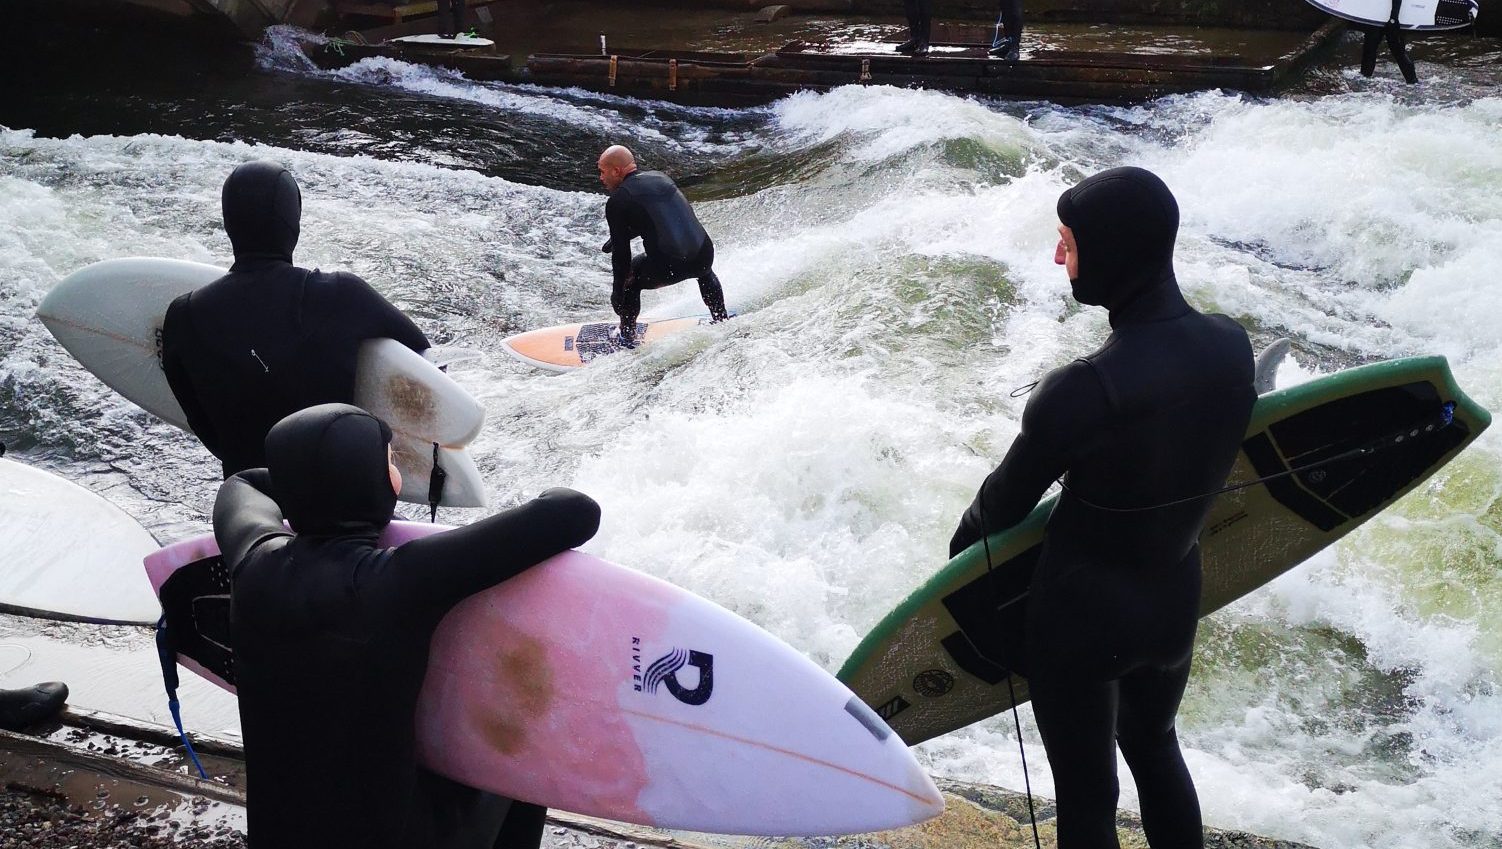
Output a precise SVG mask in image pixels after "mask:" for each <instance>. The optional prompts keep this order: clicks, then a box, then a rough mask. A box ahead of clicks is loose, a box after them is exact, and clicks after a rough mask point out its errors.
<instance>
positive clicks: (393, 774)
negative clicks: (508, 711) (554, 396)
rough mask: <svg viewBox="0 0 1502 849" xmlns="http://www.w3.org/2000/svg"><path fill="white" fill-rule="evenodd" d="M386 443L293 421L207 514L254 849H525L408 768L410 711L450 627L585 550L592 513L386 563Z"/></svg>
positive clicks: (494, 523) (559, 495)
mask: <svg viewBox="0 0 1502 849" xmlns="http://www.w3.org/2000/svg"><path fill="white" fill-rule="evenodd" d="M390 434H391V432H390V430H389V429H388V428H386V426H385V425H384V424H383V423H381V422H380V421H379V420H377V419H375V418H373V417H371V416H370V415H369V414H367V413H365V412H363V411H361V410H359V409H358V408H355V407H350V406H348V405H343V404H328V405H323V406H319V407H315V408H312V409H309V410H304V411H302V412H300V413H297V414H296V415H294V416H291V417H288V418H287V419H285V420H283V421H282V422H281V423H279V424H278V425H277V426H276V427H275V428H273V429H272V431H271V433H270V435H268V436H267V439H266V454H267V460H268V461H269V463H270V468H269V470H268V469H252V470H249V471H246V472H242V473H240V474H238V475H235V476H234V477H231V478H230V479H229V480H227V481H225V482H224V485H223V486H222V487H221V488H220V490H219V497H218V500H217V501H216V502H215V504H214V535H215V537H216V538H217V540H218V542H219V546H220V549H221V551H222V552H223V554H224V562H225V564H226V565H228V566H229V568H230V569H231V575H232V579H231V580H232V590H231V599H232V601H231V604H232V613H231V618H232V626H233V634H234V638H233V639H234V646H233V648H234V652H235V675H236V683H237V685H238V688H239V696H240V722H241V728H242V732H243V734H244V738H245V757H246V772H247V780H248V787H247V799H248V801H249V806H248V817H249V840H250V845H251V846H253V847H261V848H262V849H303V847H306V848H307V849H328V847H341V846H348V847H356V846H358V847H361V849H385V848H386V847H390V849H411V847H430V848H431V849H480V847H484V849H490V847H496V849H520V847H525V846H532V847H535V846H537V845H538V841H540V839H541V825H540V823H539V824H538V826H537V829H536V833H535V835H533V836H532V837H530V838H528V839H529V840H530V842H526V841H523V840H520V839H517V838H514V837H510V836H507V837H501V838H498V837H497V835H498V833H499V830H500V828H501V821H502V819H503V818H504V817H505V816H506V813H507V807H508V805H509V802H508V801H507V800H505V799H502V798H500V797H497V796H493V795H490V794H487V793H481V792H479V791H476V790H472V789H469V788H467V787H463V786H461V785H458V784H455V783H454V782H451V781H448V780H447V779H444V778H440V777H438V776H436V775H434V774H432V773H429V772H427V771H426V770H424V769H422V768H420V767H419V766H418V765H417V755H416V751H415V746H416V740H415V722H414V713H415V709H416V703H417V696H418V691H419V689H420V688H421V685H422V682H423V675H424V673H425V671H426V668H427V661H428V644H429V641H430V639H431V637H432V635H433V631H434V629H435V628H436V627H437V625H438V622H439V620H440V619H441V618H442V617H443V615H444V614H445V613H447V612H448V610H449V609H450V608H451V607H453V606H454V605H455V604H456V603H458V602H459V601H460V600H462V599H463V598H465V597H466V596H469V595H472V594H474V593H476V592H479V591H480V590H483V589H485V588H487V587H490V586H493V585H495V584H497V583H500V582H501V581H504V580H506V579H507V578H510V577H512V576H514V575H516V574H518V573H520V572H521V571H523V570H525V569H527V568H528V567H530V566H532V565H533V564H536V563H538V562H541V561H542V560H545V559H546V558H548V557H551V556H552V555H554V554H557V553H559V552H561V551H564V550H566V549H568V548H571V547H573V546H576V545H579V544H580V543H583V542H584V541H585V540H587V539H589V538H590V537H591V536H593V535H594V532H595V530H596V529H597V528H598V527H599V521H600V511H599V507H598V505H596V504H595V502H594V501H593V500H591V499H590V498H589V497H588V496H585V495H582V494H580V493H577V492H574V491H572V490H568V489H552V490H549V491H547V492H545V493H543V494H542V495H541V496H540V497H538V498H537V499H535V500H533V501H531V502H529V503H527V504H524V505H522V506H520V507H517V508H515V509H512V510H508V511H506V512H503V513H499V514H497V515H495V516H491V517H490V518H488V519H483V520H481V521H479V522H476V523H474V524H472V525H468V526H466V527H462V528H458V529H455V530H452V531H447V532H445V533H442V534H437V535H435V536H431V537H426V538H423V539H419V540H414V541H412V542H408V543H406V544H404V545H402V546H401V547H399V548H396V549H383V548H379V547H377V545H376V538H377V535H378V534H379V533H380V531H381V529H382V528H383V527H384V526H385V525H386V524H387V522H388V521H389V520H390V518H391V510H392V507H393V506H394V504H395V503H396V502H395V499H396V496H395V495H394V494H393V492H392V490H391V485H390V483H389V481H388V479H387V469H386V445H387V442H388V440H389V439H390ZM284 517H285V518H286V519H287V520H288V521H289V522H290V523H291V526H292V528H293V531H294V532H288V530H287V529H286V528H285V527H284V526H283V524H282V520H283V518H284ZM504 707H505V706H501V705H498V706H497V708H498V709H504Z"/></svg>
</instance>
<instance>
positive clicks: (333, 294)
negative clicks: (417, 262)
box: [162, 162, 429, 477]
mask: <svg viewBox="0 0 1502 849" xmlns="http://www.w3.org/2000/svg"><path fill="white" fill-rule="evenodd" d="M223 205H224V229H225V231H226V232H227V233H228V234H229V238H230V243H231V244H232V245H233V246H234V249H235V264H234V265H232V266H230V270H229V273H228V274H226V275H225V276H223V277H221V278H219V279H218V280H215V281H214V282H212V283H210V284H208V285H207V286H204V287H202V288H200V289H198V290H197V291H194V292H191V293H189V294H186V295H183V296H182V297H179V298H178V299H177V300H175V301H173V302H172V305H171V306H170V307H168V309H167V317H166V320H165V322H164V323H163V326H162V368H163V370H164V371H165V372H166V374H167V382H168V384H169V385H170V386H171V387H172V393H173V394H174V395H175V396H177V400H178V402H179V403H180V404H181V405H182V408H183V412H184V413H186V414H187V418H188V425H189V426H190V427H192V429H193V432H194V433H195V434H196V435H197V436H198V438H199V439H200V440H201V441H202V442H203V444H204V447H206V448H208V449H209V451H210V452H211V453H213V455H214V456H215V457H218V458H219V460H220V462H221V463H223V465H224V474H225V477H228V476H230V475H232V474H234V473H235V472H238V471H241V470H243V469H251V468H257V467H260V466H264V465H266V458H265V454H264V448H263V446H264V443H265V440H266V432H267V431H269V430H271V426H272V425H274V424H276V423H277V422H278V421H280V420H281V418H282V417H283V416H286V415H288V414H289V413H293V412H296V411H297V410H301V409H303V408H305V407H311V406H313V405H314V404H323V403H328V402H335V401H337V402H346V403H347V402H350V401H353V400H354V391H355V362H356V359H357V357H358V355H359V351H360V343H361V342H363V341H365V340H367V339H379V338H382V337H388V338H391V339H395V340H397V341H398V342H401V343H402V344H403V345H406V346H407V347H408V348H411V349H412V350H414V351H418V352H421V351H424V350H426V349H427V348H428V347H429V346H428V340H427V337H425V336H423V334H422V331H420V330H418V329H417V326H416V325H414V324H413V323H412V321H411V320H410V319H408V318H407V317H406V316H405V315H403V314H402V312H401V311H400V310H398V309H397V308H396V307H394V306H392V305H391V304H390V303H388V302H387V301H386V299H385V298H383V297H381V296H380V295H379V294H378V293H377V292H376V291H375V290H374V289H372V288H371V287H370V286H369V285H368V284H366V282H365V281H364V280H361V279H360V278H359V277H356V276H355V275H353V274H349V273H345V272H337V273H333V274H327V273H324V272H321V271H316V270H313V271H309V270H308V269H305V268H298V267H297V266H294V265H293V264H292V249H293V248H294V247H295V246H296V245H297V236H298V229H299V222H300V219H301V216H302V195H301V193H300V192H299V190H298V187H297V181H296V180H294V179H293V178H292V174H291V173H289V172H288V171H287V170H286V169H285V168H283V167H281V166H280V165H277V164H275V163H272V162H249V163H246V164H244V165H241V166H240V167H238V168H236V169H235V170H234V172H233V173H232V174H230V176H229V179H227V180H225V181H224V191H223Z"/></svg>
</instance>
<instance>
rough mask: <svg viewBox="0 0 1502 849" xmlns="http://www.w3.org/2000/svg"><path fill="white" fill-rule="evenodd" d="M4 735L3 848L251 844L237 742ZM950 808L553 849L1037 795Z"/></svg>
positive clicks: (885, 842)
mask: <svg viewBox="0 0 1502 849" xmlns="http://www.w3.org/2000/svg"><path fill="white" fill-rule="evenodd" d="M33 730H34V731H35V732H36V733H37V735H38V736H32V735H23V734H11V733H8V732H0V787H3V788H4V792H0V849H32V848H33V847H36V849H41V847H49V849H52V847H58V846H71V845H86V846H90V847H95V849H98V848H99V847H103V848H104V849H117V848H118V849H166V847H171V846H175V847H182V849H238V847H242V846H244V845H245V841H244V778H245V775H244V758H243V755H242V753H241V751H240V748H239V744H238V742H236V741H234V740H232V739H228V738H216V737H203V736H200V737H198V738H197V740H196V743H197V746H198V748H199V750H200V751H199V754H200V758H201V760H202V761H203V763H204V765H205V768H206V769H208V770H209V773H210V779H209V780H208V781H204V780H200V779H198V778H195V777H193V775H192V773H191V765H190V764H189V763H188V762H187V761H186V760H185V755H184V754H183V750H182V748H181V746H179V745H177V744H176V742H175V740H174V738H173V736H172V731H171V729H168V728H165V727H161V726H153V725H150V724H147V723H140V722H136V721H133V720H129V719H127V718H124V717H118V716H111V715H109V714H101V713H97V712H91V711H71V710H70V711H68V712H67V713H66V714H65V715H64V717H63V721H61V722H55V723H49V724H46V725H44V726H41V727H39V728H37V729H33ZM939 783H940V788H941V789H942V790H943V791H944V794H945V802H946V808H945V811H944V813H943V814H941V815H940V816H938V817H937V818H935V819H932V820H930V821H928V822H926V823H923V824H921V825H918V826H914V827H911V828H905V829H900V830H896V831H888V832H879V833H875V834H868V835H856V836H849V837H840V838H772V839H767V838H739V837H731V836H724V835H696V834H688V833H683V832H668V831H663V830H660V829H652V828H643V827H640V826H633V825H627V824H622V823H610V822H606V821H603V820H595V819H592V818H588V817H578V816H574V815H571V814H568V813H566V812H561V811H553V812H551V813H550V817H549V825H548V829H547V837H546V839H545V840H544V842H543V845H544V847H549V849H565V847H567V849H631V847H632V846H643V847H663V849H675V848H676V849H1027V847H1031V846H1033V845H1034V835H1033V830H1032V819H1031V817H1030V814H1029V805H1028V799H1027V797H1026V796H1024V795H1022V794H1018V793H1015V792H1012V791H1008V790H1004V789H1001V788H997V787H988V786H985V785H981V784H974V783H969V782H962V781H951V780H942V779H941V780H940V782H939ZM1032 806H1033V812H1034V814H1035V815H1036V817H1037V827H1038V832H1037V838H1038V840H1039V841H1041V845H1043V846H1046V847H1051V846H1055V845H1056V842H1057V841H1056V839H1055V834H1056V831H1055V811H1054V806H1053V804H1052V802H1051V801H1050V800H1048V799H1046V798H1043V797H1034V799H1033V800H1032ZM1117 830H1118V834H1119V836H1120V838H1121V841H1122V846H1123V847H1125V849H1136V848H1137V847H1145V846H1146V845H1147V844H1146V839H1145V837H1144V836H1143V832H1142V822H1141V819H1140V818H1139V817H1138V816H1137V815H1136V814H1134V813H1132V812H1130V811H1121V812H1120V813H1119V814H1118V817H1117ZM1205 845H1206V846H1207V847H1209V849H1308V847H1307V846H1305V845H1304V844H1299V843H1293V842H1289V841H1281V840H1273V839H1269V838H1263V837H1258V836H1256V835H1252V834H1248V833H1246V832H1241V831H1226V830H1222V829H1216V828H1206V829H1205Z"/></svg>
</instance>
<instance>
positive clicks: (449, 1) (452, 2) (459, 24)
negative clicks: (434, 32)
mask: <svg viewBox="0 0 1502 849" xmlns="http://www.w3.org/2000/svg"><path fill="white" fill-rule="evenodd" d="M438 28H439V29H440V30H441V32H439V33H438V34H439V35H445V36H450V35H463V34H464V30H465V26H464V0H438Z"/></svg>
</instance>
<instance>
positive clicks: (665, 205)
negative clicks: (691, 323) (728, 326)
mask: <svg viewBox="0 0 1502 849" xmlns="http://www.w3.org/2000/svg"><path fill="white" fill-rule="evenodd" d="M605 221H606V223H607V224H609V225H610V242H609V243H608V247H609V248H610V267H611V272H612V275H613V277H614V286H613V288H612V290H611V293H610V305H611V307H613V308H614V309H615V313H616V315H619V316H620V317H621V329H622V331H623V332H624V331H627V330H634V329H635V327H636V317H637V316H638V315H640V314H641V292H642V290H643V289H660V288H662V287H663V286H669V285H672V284H674V283H678V282H680V281H683V280H687V279H688V278H690V277H695V278H698V281H699V296H700V297H702V298H703V299H704V305H705V306H707V307H709V314H710V316H712V317H713V318H714V319H715V320H716V321H720V320H723V319H724V318H726V315H727V314H726V312H725V292H724V289H723V288H721V286H720V278H719V277H717V276H715V273H714V267H713V266H714V241H713V240H711V239H710V238H709V234H708V233H705V232H704V226H703V225H701V224H700V223H699V219H698V217H697V216H695V215H694V208H693V207H692V206H689V203H688V199H687V198H685V197H684V196H683V192H680V191H678V186H677V185H675V184H674V183H673V181H672V179H670V178H669V177H668V176H667V175H666V174H663V173H662V172H660V171H632V172H631V173H630V174H627V175H626V178H625V179H624V180H622V181H621V184H620V185H619V186H617V187H616V188H615V191H613V192H611V193H610V199H609V200H608V201H606V202H605ZM637 237H641V240H642V247H643V249H644V250H645V253H643V254H641V255H640V256H637V257H636V258H635V259H633V258H632V257H631V240H632V239H634V238H637Z"/></svg>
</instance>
